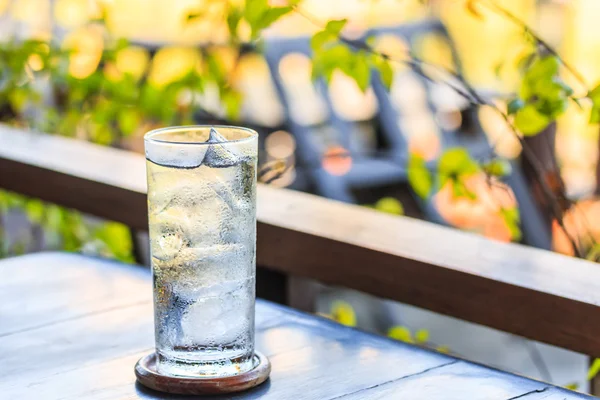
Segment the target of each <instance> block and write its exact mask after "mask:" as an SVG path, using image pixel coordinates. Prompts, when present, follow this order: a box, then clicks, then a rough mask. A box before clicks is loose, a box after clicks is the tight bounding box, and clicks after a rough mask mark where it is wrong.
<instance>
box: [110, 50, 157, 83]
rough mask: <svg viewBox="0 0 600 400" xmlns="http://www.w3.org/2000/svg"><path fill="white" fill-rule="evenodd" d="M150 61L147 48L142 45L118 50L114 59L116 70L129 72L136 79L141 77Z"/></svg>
mask: <svg viewBox="0 0 600 400" xmlns="http://www.w3.org/2000/svg"><path fill="white" fill-rule="evenodd" d="M149 62H150V55H149V54H148V50H146V49H144V48H143V47H138V46H130V47H126V48H124V49H122V50H120V51H119V52H118V53H117V56H116V59H115V66H116V67H117V70H119V71H120V72H122V73H125V74H130V75H132V76H133V77H135V78H136V79H139V78H141V77H142V76H143V75H144V73H145V72H146V69H147V68H148V64H149Z"/></svg>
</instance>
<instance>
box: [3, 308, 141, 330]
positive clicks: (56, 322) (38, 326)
mask: <svg viewBox="0 0 600 400" xmlns="http://www.w3.org/2000/svg"><path fill="white" fill-rule="evenodd" d="M151 302H152V300H144V301H138V302H135V303H129V304H124V305H120V306H114V307H109V308H105V309H102V310H96V311H92V312H88V313H84V314H80V315H74V316H71V317H68V318H63V319H58V320H55V321H50V322H46V323H44V324H41V325H36V326H30V327H28V328H23V329H19V330H16V331H9V332H5V333H2V334H0V339H2V338H5V337H8V336H12V335H17V334H20V333H25V332H30V331H35V330H37V329H42V328H47V327H49V326H53V325H59V324H62V323H65V322H71V321H76V320H78V319H82V318H87V317H92V316H95V315H101V314H105V313H109V312H112V311H116V310H125V309H128V308H133V307H139V306H141V305H145V304H148V303H151Z"/></svg>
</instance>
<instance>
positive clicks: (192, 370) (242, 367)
mask: <svg viewBox="0 0 600 400" xmlns="http://www.w3.org/2000/svg"><path fill="white" fill-rule="evenodd" d="M224 353H225V352H223V351H222V350H221V351H219V352H218V353H217V352H215V353H213V354H211V352H210V351H206V350H203V351H201V352H199V351H198V350H196V351H193V352H192V351H185V350H183V351H177V354H176V355H173V354H169V355H167V354H163V353H162V352H159V351H157V352H156V354H157V355H158V358H157V370H158V372H159V373H160V374H163V375H169V376H181V377H193V378H202V377H211V378H214V377H225V376H233V375H238V374H241V373H244V372H247V371H250V370H251V369H253V368H254V367H256V357H254V354H253V353H250V354H248V355H243V356H240V355H239V350H238V351H237V352H233V351H232V353H234V354H232V355H231V357H227V356H226V354H224ZM186 355H189V357H186ZM199 358H201V360H200V359H199Z"/></svg>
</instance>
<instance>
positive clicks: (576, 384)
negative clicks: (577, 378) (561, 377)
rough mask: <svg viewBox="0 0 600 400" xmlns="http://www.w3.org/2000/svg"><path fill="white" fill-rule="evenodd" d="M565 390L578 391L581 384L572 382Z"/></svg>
mask: <svg viewBox="0 0 600 400" xmlns="http://www.w3.org/2000/svg"><path fill="white" fill-rule="evenodd" d="M565 389H569V390H577V389H579V384H578V383H577V382H571V383H569V384H566V385H565Z"/></svg>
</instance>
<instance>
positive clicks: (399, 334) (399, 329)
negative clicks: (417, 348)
mask: <svg viewBox="0 0 600 400" xmlns="http://www.w3.org/2000/svg"><path fill="white" fill-rule="evenodd" d="M387 335H388V337H390V338H392V339H396V340H399V341H401V342H405V343H414V342H415V340H414V339H413V337H412V333H410V329H408V328H407V327H405V326H393V327H391V328H390V329H389V330H388V332H387Z"/></svg>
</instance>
